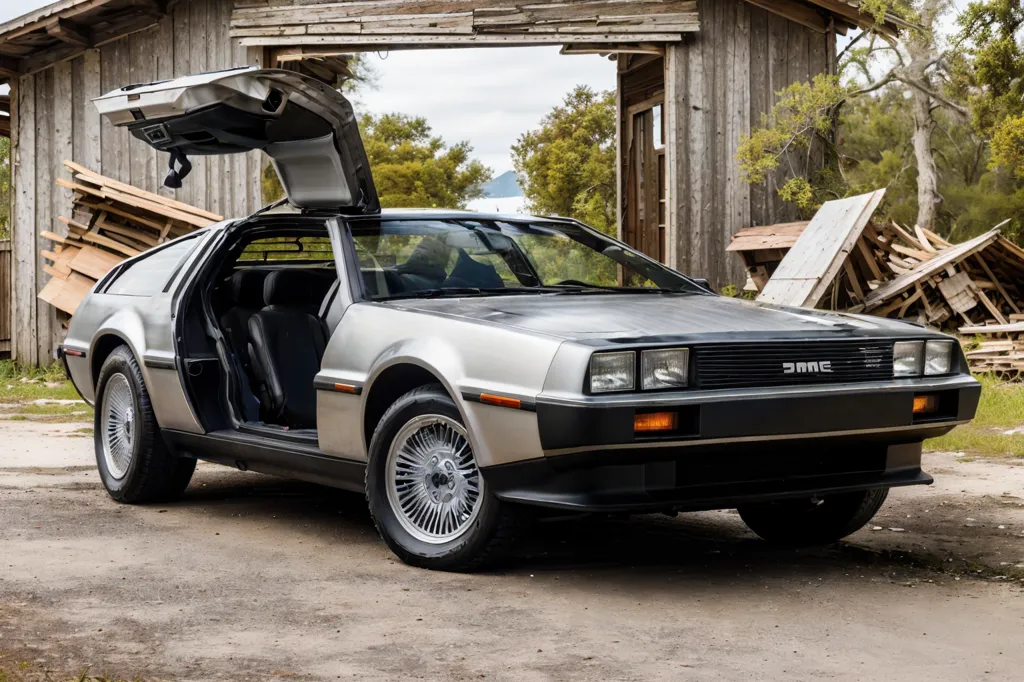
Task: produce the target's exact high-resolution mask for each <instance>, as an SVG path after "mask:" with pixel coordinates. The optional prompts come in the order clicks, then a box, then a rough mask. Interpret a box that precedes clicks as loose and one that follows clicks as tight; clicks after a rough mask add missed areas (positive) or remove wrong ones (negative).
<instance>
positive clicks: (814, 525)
mask: <svg viewBox="0 0 1024 682" xmlns="http://www.w3.org/2000/svg"><path fill="white" fill-rule="evenodd" d="M888 494H889V489H888V488H875V489H872V490H865V491H863V492H856V493H838V494H835V495H822V496H821V497H813V498H804V499H793V500H780V501H778V502H766V503H763V504H751V505H746V506H743V507H740V508H739V509H738V511H739V513H740V518H742V519H743V522H744V523H746V524H747V527H748V528H750V530H752V531H754V532H755V533H757V534H758V535H759V536H760V537H761V538H762V539H764V540H767V541H769V542H777V543H779V544H785V545H798V546H808V545H827V544H830V543H832V542H836V541H838V540H841V539H842V538H844V537H846V536H847V535H850V534H851V533H854V532H855V531H858V530H860V529H861V528H863V527H864V525H865V524H867V522H868V521H870V520H871V518H872V517H873V516H874V515H875V514H876V513H877V512H878V510H879V508H881V506H882V503H883V502H885V498H886V497H887V496H888Z"/></svg>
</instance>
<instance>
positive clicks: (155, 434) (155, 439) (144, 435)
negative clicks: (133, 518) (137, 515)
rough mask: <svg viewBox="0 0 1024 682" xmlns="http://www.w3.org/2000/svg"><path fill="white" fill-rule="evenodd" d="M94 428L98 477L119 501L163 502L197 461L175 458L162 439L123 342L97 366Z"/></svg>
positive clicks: (171, 497) (186, 481) (189, 477)
mask: <svg viewBox="0 0 1024 682" xmlns="http://www.w3.org/2000/svg"><path fill="white" fill-rule="evenodd" d="M94 427H95V428H94V432H95V435H94V438H95V442H96V465H97V467H98V468H99V472H100V479H101V480H102V481H103V486H104V487H105V488H106V489H107V492H108V493H109V494H110V496H111V497H112V498H114V499H115V500H117V501H118V502H129V503H142V502H166V501H170V500H174V499H177V498H178V497H180V496H181V494H182V492H184V490H185V488H186V487H188V484H189V481H190V480H192V472H193V471H194V470H195V468H196V461H195V460H194V459H191V458H185V457H178V456H177V455H175V454H174V453H172V452H171V451H170V449H169V448H168V447H167V445H166V444H165V443H164V441H163V438H162V437H161V436H160V427H159V426H158V425H157V421H156V415H155V414H154V412H153V406H152V404H151V403H150V401H149V393H148V392H147V391H146V385H145V383H144V382H143V379H142V371H141V370H140V369H139V365H138V362H137V361H136V360H135V356H134V355H133V354H132V352H131V350H130V349H129V348H128V347H127V346H118V347H117V348H115V349H114V351H113V352H112V353H111V354H110V355H109V356H107V359H106V360H105V361H104V362H103V367H102V368H101V369H100V376H99V381H98V382H97V390H96V413H95V416H94Z"/></svg>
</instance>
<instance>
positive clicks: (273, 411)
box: [249, 270, 332, 429]
mask: <svg viewBox="0 0 1024 682" xmlns="http://www.w3.org/2000/svg"><path fill="white" fill-rule="evenodd" d="M331 284H332V281H331V279H330V278H328V277H325V276H324V274H323V273H318V272H315V271H311V270H278V271H275V272H272V273H271V274H270V275H268V276H267V279H266V281H265V282H264V284H263V298H264V300H265V301H266V304H267V305H266V307H265V308H263V310H261V311H260V312H258V313H256V314H255V315H253V316H252V317H251V318H249V355H250V356H251V358H252V370H253V375H254V377H255V380H256V385H257V392H258V394H259V398H260V418H261V419H262V420H263V421H265V422H267V423H271V424H281V425H283V426H289V427H292V428H300V429H310V428H316V389H314V387H313V378H314V377H315V376H316V373H317V372H319V371H320V363H321V361H322V360H323V356H324V348H326V346H327V331H326V329H325V328H324V325H323V323H322V322H321V321H320V318H319V317H318V316H317V313H318V311H319V308H320V304H321V302H322V301H323V298H324V296H325V295H326V294H327V290H328V289H329V288H330V286H331Z"/></svg>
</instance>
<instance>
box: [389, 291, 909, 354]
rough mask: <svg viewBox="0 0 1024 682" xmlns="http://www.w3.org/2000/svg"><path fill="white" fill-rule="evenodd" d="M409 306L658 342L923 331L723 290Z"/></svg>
mask: <svg viewBox="0 0 1024 682" xmlns="http://www.w3.org/2000/svg"><path fill="white" fill-rule="evenodd" d="M390 305H395V306H400V307H402V308H404V309H407V310H416V311H418V312H424V313H430V314H437V315H444V316H448V317H457V318H463V319H466V320H475V321H481V322H488V323H492V324H500V325H505V326H508V327H514V328H517V329H522V330H524V331H528V332H534V333H539V334H544V335H547V336H554V337H559V338H562V339H565V340H572V341H589V340H595V341H597V340H608V341H613V342H620V343H625V342H659V341H669V340H672V341H675V340H680V341H684V340H687V339H688V337H691V336H700V337H701V339H702V340H710V339H714V338H719V339H724V338H728V339H730V340H732V339H735V338H736V337H737V336H746V337H748V338H797V337H801V338H803V337H807V336H808V335H814V336H822V337H835V338H855V337H878V336H893V335H897V336H898V335H903V334H905V335H908V336H910V335H918V336H920V334H921V333H922V331H923V330H922V329H921V328H919V327H915V326H913V325H910V324H907V323H903V322H897V321H894V320H886V319H884V318H878V317H870V316H863V315H847V314H842V313H829V312H823V311H819V310H808V309H804V308H786V307H781V306H776V305H771V304H764V303H756V302H752V301H745V300H741V299H734V298H726V297H722V296H703V295H676V294H663V295H659V294H634V295H630V294H607V295H605V294H580V295H558V294H553V295H544V294H542V295H537V296H500V297H479V298H460V299H426V300H402V301H396V302H394V303H391V304H390Z"/></svg>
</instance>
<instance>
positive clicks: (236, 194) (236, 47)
mask: <svg viewBox="0 0 1024 682" xmlns="http://www.w3.org/2000/svg"><path fill="white" fill-rule="evenodd" d="M228 4H229V5H230V3H228ZM229 18H230V14H229ZM248 54H249V50H248V48H246V47H245V46H244V45H241V44H239V42H238V40H237V39H231V63H230V64H228V66H229V67H235V66H246V65H248V63H249V62H248ZM252 155H253V152H249V153H248V154H233V155H232V156H231V205H230V207H229V209H228V210H227V211H226V212H225V215H226V216H227V217H235V216H244V215H247V214H248V213H250V212H251V210H254V209H249V176H248V173H249V157H250V156H252Z"/></svg>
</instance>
